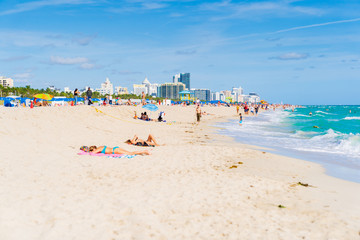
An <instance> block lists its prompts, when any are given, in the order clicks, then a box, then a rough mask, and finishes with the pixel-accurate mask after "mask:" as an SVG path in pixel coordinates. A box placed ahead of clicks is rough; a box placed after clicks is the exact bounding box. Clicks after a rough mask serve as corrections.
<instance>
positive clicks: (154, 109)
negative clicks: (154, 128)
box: [142, 104, 159, 112]
mask: <svg viewBox="0 0 360 240" xmlns="http://www.w3.org/2000/svg"><path fill="white" fill-rule="evenodd" d="M142 108H144V109H146V110H149V111H152V112H155V111H157V110H159V108H158V107H157V106H156V105H154V104H146V105H144V106H142Z"/></svg>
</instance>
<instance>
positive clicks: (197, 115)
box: [196, 104, 201, 122]
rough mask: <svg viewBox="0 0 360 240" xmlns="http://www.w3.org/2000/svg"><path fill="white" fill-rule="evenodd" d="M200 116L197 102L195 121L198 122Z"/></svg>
mask: <svg viewBox="0 0 360 240" xmlns="http://www.w3.org/2000/svg"><path fill="white" fill-rule="evenodd" d="M200 118H201V108H200V105H199V104H198V105H197V107H196V120H197V122H200Z"/></svg>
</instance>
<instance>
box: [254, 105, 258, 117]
mask: <svg viewBox="0 0 360 240" xmlns="http://www.w3.org/2000/svg"><path fill="white" fill-rule="evenodd" d="M258 112H259V105H256V106H255V114H256V115H257V114H258Z"/></svg>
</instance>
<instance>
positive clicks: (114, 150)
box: [80, 146, 150, 155]
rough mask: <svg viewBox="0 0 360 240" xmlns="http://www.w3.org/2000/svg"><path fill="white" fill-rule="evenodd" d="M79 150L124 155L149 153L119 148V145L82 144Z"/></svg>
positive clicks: (147, 153)
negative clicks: (98, 145)
mask: <svg viewBox="0 0 360 240" xmlns="http://www.w3.org/2000/svg"><path fill="white" fill-rule="evenodd" d="M80 150H82V151H84V152H91V153H103V154H126V155H150V153H149V152H148V151H146V150H145V151H135V152H129V151H126V150H125V149H122V148H119V147H114V148H111V147H107V146H100V147H96V146H90V147H87V146H82V147H81V148H80Z"/></svg>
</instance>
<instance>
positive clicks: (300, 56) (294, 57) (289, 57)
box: [271, 52, 309, 60]
mask: <svg viewBox="0 0 360 240" xmlns="http://www.w3.org/2000/svg"><path fill="white" fill-rule="evenodd" d="M308 56H309V55H308V54H305V53H295V52H291V53H285V54H282V55H280V56H277V57H272V58H271V59H279V60H300V59H306V58H308Z"/></svg>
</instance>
